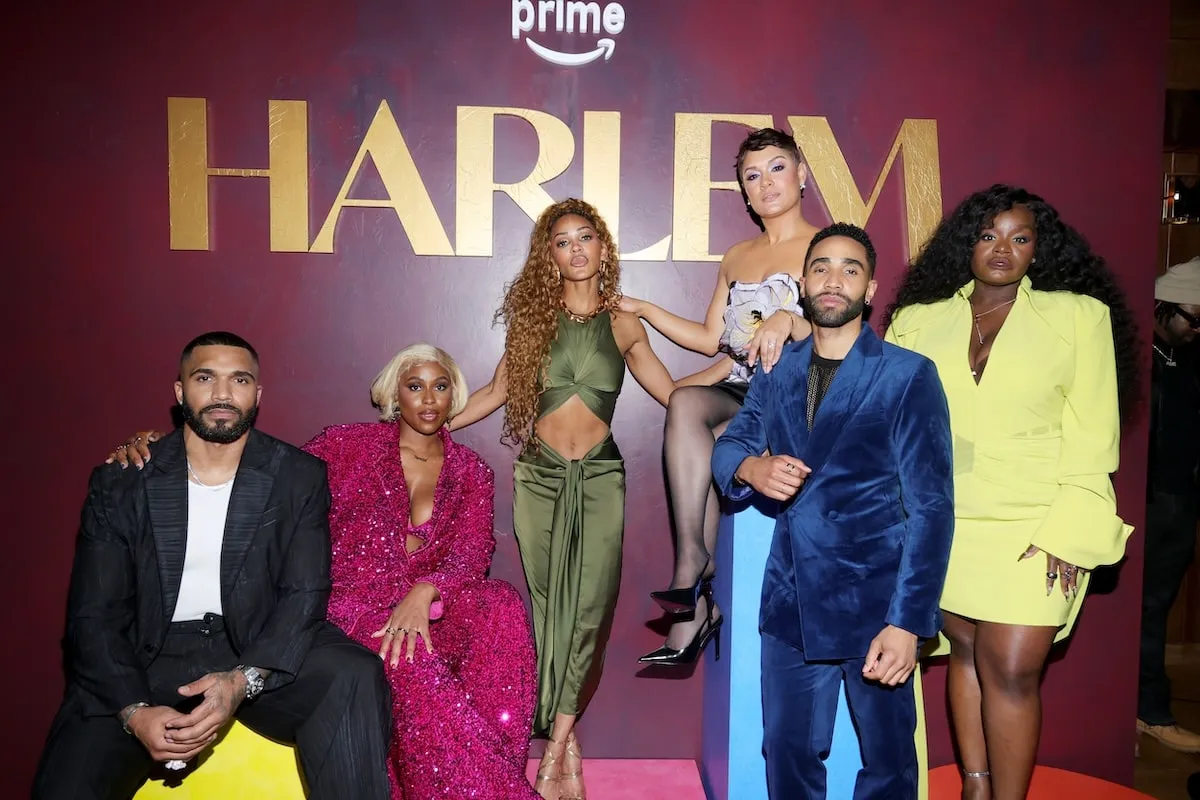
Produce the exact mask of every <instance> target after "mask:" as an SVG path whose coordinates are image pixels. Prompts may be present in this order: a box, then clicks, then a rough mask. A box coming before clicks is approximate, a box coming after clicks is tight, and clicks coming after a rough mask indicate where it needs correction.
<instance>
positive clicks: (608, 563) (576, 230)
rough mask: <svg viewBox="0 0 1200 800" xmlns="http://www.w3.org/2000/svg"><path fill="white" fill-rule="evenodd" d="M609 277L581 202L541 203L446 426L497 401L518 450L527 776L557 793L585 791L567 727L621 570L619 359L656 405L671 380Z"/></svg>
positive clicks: (516, 509) (602, 236)
mask: <svg viewBox="0 0 1200 800" xmlns="http://www.w3.org/2000/svg"><path fill="white" fill-rule="evenodd" d="M620 276H621V270H620V263H619V260H618V255H617V250H616V246H615V245H614V243H613V240H612V235H611V234H610V233H609V230H608V226H606V225H605V224H604V220H603V219H601V218H600V215H599V214H597V213H596V210H595V209H594V208H592V207H591V206H590V205H588V204H587V203H585V202H583V201H582V200H575V199H571V200H565V201H563V202H561V203H557V204H555V205H553V206H551V207H550V208H548V209H546V211H544V212H543V213H542V215H541V216H540V217H539V218H538V220H537V223H536V224H535V225H534V229H533V234H532V236H531V238H530V243H529V255H528V257H527V259H526V261H525V266H524V267H523V268H522V269H521V273H520V274H519V275H518V276H517V278H516V280H515V281H513V283H512V284H511V285H510V286H509V288H508V291H507V294H506V295H505V298H504V304H503V306H502V308H501V310H500V314H499V316H501V317H502V318H503V320H504V324H505V327H506V329H507V334H506V339H505V345H504V355H503V357H502V358H501V359H500V363H499V364H498V365H497V367H496V372H495V375H494V376H493V378H492V380H491V382H490V383H488V384H487V385H486V386H484V387H482V388H480V389H479V390H478V391H476V392H475V393H474V394H472V395H471V397H470V400H469V401H468V402H467V407H466V409H464V410H463V412H462V413H461V414H460V415H458V416H457V417H455V418H454V421H453V422H452V424H451V427H452V428H461V427H463V426H465V425H470V424H471V423H473V422H477V421H478V420H481V419H483V418H484V417H486V416H488V415H489V414H491V413H492V412H493V411H495V410H496V409H498V408H500V406H502V405H503V406H505V421H504V438H505V440H506V441H508V442H510V443H513V444H516V445H517V446H519V447H520V448H521V455H520V457H519V458H518V459H517V462H516V464H515V465H514V480H513V529H514V532H515V533H516V537H517V544H518V546H519V548H520V551H521V563H522V566H523V568H524V570H525V579H526V581H527V582H528V584H529V595H530V598H531V599H532V601H533V617H534V620H533V621H534V634H535V638H536V640H537V656H538V703H537V711H536V712H535V714H534V733H535V734H536V735H540V736H549V739H550V741H549V742H548V743H547V745H546V753H545V756H544V757H543V758H542V763H541V764H540V765H539V768H538V777H537V783H536V784H535V786H534V788H535V789H537V790H538V792H539V793H540V794H541V795H542V796H543V797H552V798H560V800H567V798H577V797H578V798H582V797H584V796H585V795H584V788H583V780H582V763H581V760H580V758H581V757H580V750H579V745H578V743H577V740H576V738H575V734H574V730H573V729H574V726H575V720H576V718H577V717H578V716H579V714H580V713H582V711H583V710H584V708H585V707H586V705H587V702H588V700H589V699H590V697H591V695H592V693H593V692H594V691H595V688H596V684H597V683H598V681H599V677H600V668H601V664H602V663H603V660H604V648H605V645H606V644H607V642H608V635H609V631H610V629H611V627H612V618H613V610H614V609H615V607H616V603H617V589H618V586H619V585H620V582H621V544H622V538H623V534H624V529H625V468H624V462H623V461H622V460H621V453H620V451H619V450H618V449H617V445H616V443H615V442H614V441H613V438H612V435H611V433H610V431H609V426H610V425H611V423H612V417H613V409H614V407H615V405H616V401H617V395H618V394H619V393H620V391H621V383H622V381H623V380H624V377H625V367H626V366H627V365H628V367H629V371H630V372H631V373H632V374H633V377H634V378H635V379H636V380H637V381H638V383H640V384H641V385H642V387H643V388H645V389H646V391H647V392H649V393H650V394H651V395H652V396H653V397H654V399H655V400H658V401H659V402H660V403H662V404H663V405H664V406H665V405H666V404H667V400H668V398H669V397H670V395H671V392H672V390H673V389H674V388H675V384H674V383H673V382H672V380H671V376H670V375H669V374H668V372H667V370H666V368H665V367H664V366H663V365H662V362H661V361H659V360H658V357H657V356H656V355H655V354H654V351H653V350H651V349H650V342H649V339H648V338H647V336H646V331H645V329H644V328H643V327H642V324H641V322H640V321H639V320H638V319H637V317H636V316H634V315H632V314H626V313H623V312H621V311H618V310H617V305H618V302H619V301H620V292H619V282H620ZM585 531H586V535H585Z"/></svg>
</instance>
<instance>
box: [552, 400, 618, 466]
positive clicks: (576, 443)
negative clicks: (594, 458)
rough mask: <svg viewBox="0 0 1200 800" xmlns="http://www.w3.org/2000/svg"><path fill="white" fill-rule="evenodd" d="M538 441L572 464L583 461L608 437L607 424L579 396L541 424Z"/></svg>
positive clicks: (553, 412) (556, 410)
mask: <svg viewBox="0 0 1200 800" xmlns="http://www.w3.org/2000/svg"><path fill="white" fill-rule="evenodd" d="M535 429H536V430H537V435H538V438H539V439H541V440H542V442H543V443H545V444H546V446H547V447H549V448H550V449H552V450H554V452H556V453H558V454H559V455H560V456H562V457H563V458H565V459H567V460H568V461H575V460H577V459H580V458H583V457H584V456H586V455H587V454H588V452H589V451H590V450H591V449H592V448H593V447H595V446H596V445H598V444H600V442H603V441H604V440H605V438H607V437H608V426H607V425H605V424H604V420H602V419H600V418H599V417H597V416H596V415H595V414H593V413H592V410H591V409H590V408H588V407H587V406H586V405H584V403H583V401H582V400H580V399H579V395H575V396H574V397H572V398H571V399H570V400H568V401H567V402H565V403H563V404H562V405H561V406H559V407H558V408H556V409H554V410H553V411H551V412H550V413H549V414H547V415H546V416H544V417H542V418H541V419H540V420H538V422H537V425H536V426H535Z"/></svg>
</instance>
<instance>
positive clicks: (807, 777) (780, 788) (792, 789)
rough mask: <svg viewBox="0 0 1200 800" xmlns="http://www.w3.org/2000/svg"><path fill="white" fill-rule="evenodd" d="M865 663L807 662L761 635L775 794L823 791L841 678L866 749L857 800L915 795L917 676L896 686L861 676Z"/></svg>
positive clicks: (774, 797) (818, 795)
mask: <svg viewBox="0 0 1200 800" xmlns="http://www.w3.org/2000/svg"><path fill="white" fill-rule="evenodd" d="M863 661H864V660H863V659H862V658H854V659H849V660H847V661H832V662H829V661H806V660H805V659H804V653H802V652H800V651H799V650H797V649H796V648H794V647H792V646H791V645H790V644H787V643H786V642H782V641H780V640H779V639H776V638H775V637H773V636H770V635H768V634H763V636H762V699H763V752H764V755H765V756H766V759H767V795H768V796H769V797H770V798H771V800H824V798H825V797H826V793H825V789H826V786H825V763H824V762H825V759H826V758H828V757H829V751H830V748H831V746H832V744H833V724H834V718H835V717H836V716H837V705H838V690H839V688H840V687H841V686H842V685H843V684H844V685H845V687H846V702H847V704H848V705H849V707H850V716H851V718H852V719H853V720H854V728H855V730H856V731H857V733H858V744H859V748H860V749H861V751H862V763H863V766H862V769H860V770H859V771H858V776H857V778H856V780H855V784H854V800H916V797H917V748H916V742H915V740H914V735H915V734H916V730H917V707H916V696H915V694H914V693H913V682H912V679H911V678H910V679H909V680H907V681H905V682H904V683H902V684H901V685H899V686H896V687H887V686H881V685H879V684H878V683H876V682H874V681H868V680H864V679H863V676H862V668H863Z"/></svg>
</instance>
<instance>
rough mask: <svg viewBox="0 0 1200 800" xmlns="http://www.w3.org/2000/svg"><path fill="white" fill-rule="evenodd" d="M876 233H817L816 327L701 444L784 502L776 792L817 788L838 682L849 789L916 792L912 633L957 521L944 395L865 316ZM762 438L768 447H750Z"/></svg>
mask: <svg viewBox="0 0 1200 800" xmlns="http://www.w3.org/2000/svg"><path fill="white" fill-rule="evenodd" d="M874 272H875V250H874V248H873V247H872V246H871V241H870V239H869V238H867V234H866V233H865V232H864V231H863V230H862V229H860V228H857V227H855V226H853V225H848V224H845V223H838V224H835V225H831V226H829V227H828V228H825V229H824V230H822V231H820V232H819V233H817V235H816V236H814V237H813V241H812V244H811V245H810V246H809V250H808V255H807V256H806V257H805V267H804V280H803V282H802V286H801V292H802V293H803V294H804V297H805V304H806V306H807V313H808V318H809V320H810V321H811V322H812V324H813V333H812V336H811V337H809V338H808V339H807V340H805V341H803V342H799V343H794V344H791V345H789V346H788V347H787V349H785V351H784V353H783V355H782V356H781V357H780V360H779V362H778V364H777V365H776V366H775V367H774V369H772V370H771V371H770V372H766V371H765V370H760V372H759V374H758V375H756V376H755V378H754V381H753V382H752V383H751V384H750V393H749V395H748V396H747V397H746V403H745V406H744V407H743V408H742V410H741V411H740V412H739V413H738V414H737V416H735V417H734V418H733V421H732V422H731V423H730V425H729V428H728V429H727V430H726V431H725V434H724V435H723V436H721V438H720V439H719V440H718V441H717V445H716V449H715V451H714V452H713V460H712V466H713V476H714V477H715V478H716V481H717V485H718V486H720V487H721V490H722V491H723V492H724V493H725V494H726V495H727V496H729V497H731V498H733V499H735V500H736V499H739V498H743V497H746V496H748V495H749V494H750V493H751V492H752V491H757V492H759V493H760V494H762V495H765V496H766V497H769V498H772V499H773V500H777V501H779V502H780V503H781V507H780V511H779V515H778V517H777V520H776V523H775V536H774V540H773V541H772V544H771V554H770V557H769V558H768V560H767V566H766V574H765V575H764V579H763V594H762V608H761V612H760V618H759V627H760V630H761V632H762V692H763V717H764V719H763V730H764V733H763V738H764V749H765V753H766V759H767V786H768V791H769V793H770V795H771V797H772V798H775V800H797V799H798V798H822V797H824V796H825V767H824V765H823V763H822V760H823V759H824V758H825V757H827V756H828V754H829V748H830V743H831V741H832V738H833V722H834V716H835V714H836V711H837V703H838V689H839V685H840V684H841V683H842V682H843V681H844V682H845V686H846V698H847V700H848V704H849V707H850V713H851V715H852V717H853V718H854V725H855V728H856V729H857V732H858V738H859V744H860V747H861V750H862V761H863V764H864V766H863V769H862V770H861V771H860V772H859V774H858V779H857V781H856V784H855V791H854V797H855V798H856V800H863V799H865V798H879V799H880V800H883V799H884V798H886V800H906V799H907V798H916V796H917V754H916V748H915V746H914V743H913V735H914V732H915V730H916V713H917V710H916V704H915V699H914V695H913V689H912V683H911V682H909V681H908V678H909V676H910V675H911V674H912V672H913V669H914V668H915V666H916V659H917V648H918V645H919V642H920V641H921V640H923V639H928V638H930V637H932V636H934V635H935V634H936V633H937V632H938V630H939V629H940V628H941V624H942V619H941V613H940V611H939V610H938V599H939V597H940V595H941V592H942V583H943V581H944V579H945V575H946V564H947V562H948V560H949V558H950V540H951V537H952V535H953V530H954V493H953V481H952V476H953V470H952V467H951V439H950V411H949V408H948V406H947V404H946V397H945V394H944V393H943V391H942V385H941V382H940V380H939V379H938V374H937V370H936V368H935V367H934V365H933V362H931V361H929V360H928V359H926V358H925V357H923V356H920V355H917V354H916V353H913V352H911V351H908V350H904V349H901V348H899V347H895V346H893V345H891V344H885V343H884V342H882V341H880V339H879V337H878V336H876V335H875V332H874V331H872V330H871V328H870V327H869V326H867V325H864V324H863V309H864V306H865V305H868V304H870V302H871V297H872V295H873V294H874V293H875V288H876V284H875V281H874V280H873V275H874ZM764 451H769V453H770V454H769V455H765V456H764V455H762V453H764Z"/></svg>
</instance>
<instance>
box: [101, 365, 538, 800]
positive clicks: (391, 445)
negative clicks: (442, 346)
mask: <svg viewBox="0 0 1200 800" xmlns="http://www.w3.org/2000/svg"><path fill="white" fill-rule="evenodd" d="M371 399H372V401H373V402H374V403H375V405H376V406H378V407H379V410H380V419H381V420H382V422H377V423H360V424H351V425H337V426H333V427H330V428H326V429H325V430H324V431H322V432H321V433H320V434H318V435H317V436H316V437H315V438H314V439H313V440H312V441H310V442H309V443H308V444H307V445H305V446H304V449H305V450H306V451H308V452H309V453H312V454H313V455H315V456H318V457H319V458H321V459H323V460H324V461H325V463H326V464H327V465H328V468H329V486H330V491H331V493H332V495H333V502H332V506H331V509H330V515H329V516H330V532H331V539H332V543H333V567H332V575H333V591H332V593H331V595H330V599H329V619H330V621H332V622H333V623H335V624H336V625H338V626H339V627H341V628H342V629H343V630H344V631H345V632H346V633H347V634H348V635H349V636H350V638H352V639H354V640H355V641H357V642H359V643H361V644H363V645H366V646H367V647H370V648H371V649H373V650H375V649H377V650H378V652H379V656H380V658H382V659H383V660H384V663H385V666H386V670H387V674H388V678H389V680H390V682H391V685H392V704H393V712H394V719H395V725H396V729H395V734H394V736H393V739H392V750H391V756H392V757H391V760H390V765H389V769H390V771H391V772H392V780H393V786H392V796H393V797H396V798H400V797H403V798H406V800H430V799H432V798H435V797H437V798H440V797H487V798H495V800H536V798H537V794H536V793H535V792H534V791H533V788H532V787H531V786H530V784H529V782H528V780H527V779H526V777H525V764H526V756H527V753H528V749H529V737H530V730H531V726H532V719H533V705H534V690H535V672H534V653H533V635H532V632H531V630H530V627H529V622H528V619H527V617H526V612H525V606H524V604H523V602H522V601H521V597H520V595H519V594H518V593H517V591H516V589H514V588H513V587H512V586H511V585H509V584H507V583H504V582H503V581H497V580H487V579H486V578H485V575H486V573H487V570H488V566H489V564H490V563H491V557H492V552H493V551H494V549H495V540H494V539H493V537H492V517H493V505H494V499H495V496H494V495H495V491H494V490H495V484H494V479H493V474H492V470H491V469H490V468H489V467H488V466H487V464H485V463H484V461H483V459H482V458H480V457H479V455H478V454H476V453H475V452H474V451H473V450H471V449H470V448H468V447H465V446H463V445H460V444H457V443H455V442H454V441H453V440H452V439H451V438H450V435H449V433H448V432H447V430H446V427H445V426H446V423H447V421H448V420H449V419H450V418H452V417H453V416H454V415H455V414H457V413H458V412H460V411H461V410H462V409H463V407H464V406H465V405H466V401H467V387H466V382H465V380H464V378H463V375H462V373H461V372H460V371H459V368H458V366H457V365H456V364H455V363H454V361H453V359H451V358H450V356H448V355H447V354H446V353H444V352H443V351H441V350H439V349H437V348H435V347H431V346H429V345H424V344H417V345H412V346H411V347H407V348H405V349H404V350H402V351H401V352H400V353H398V354H397V355H396V356H395V357H394V358H393V359H392V360H391V361H390V362H388V365H387V366H386V367H384V369H383V371H382V372H380V373H379V376H378V377H377V378H376V379H375V382H374V384H373V385H372V386H371ZM143 436H145V437H146V438H149V439H153V438H157V437H156V435H155V434H149V435H145V434H143ZM144 441H145V439H141V440H140V441H138V442H137V443H135V444H134V447H131V448H129V449H128V450H122V451H121V453H120V454H118V455H117V457H118V458H120V459H121V460H122V461H124V460H125V457H124V455H123V454H124V453H126V452H128V453H129V460H130V461H132V462H133V463H140V458H139V456H140V457H141V458H145V457H146V456H147V455H148V453H146V452H145V451H142V452H140V453H139V452H138V451H137V450H135V448H137V447H138V445H140V444H141V443H142V442H144Z"/></svg>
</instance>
